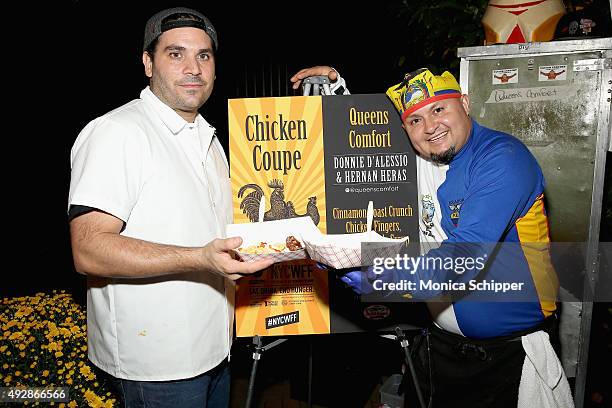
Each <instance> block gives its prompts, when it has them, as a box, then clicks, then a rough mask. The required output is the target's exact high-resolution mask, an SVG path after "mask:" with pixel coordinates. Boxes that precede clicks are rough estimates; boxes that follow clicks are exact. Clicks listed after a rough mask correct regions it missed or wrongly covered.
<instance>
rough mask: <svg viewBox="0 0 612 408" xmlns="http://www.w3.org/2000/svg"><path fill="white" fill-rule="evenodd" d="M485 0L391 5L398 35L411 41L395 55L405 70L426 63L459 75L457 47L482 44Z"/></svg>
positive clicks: (406, 0) (404, 1)
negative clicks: (398, 31) (407, 46)
mask: <svg viewBox="0 0 612 408" xmlns="http://www.w3.org/2000/svg"><path fill="white" fill-rule="evenodd" d="M487 4H488V0H446V1H422V0H421V1H416V0H402V1H401V2H398V3H397V4H394V5H393V6H392V12H393V14H394V17H395V19H396V20H395V21H396V24H397V25H398V29H399V30H400V33H399V36H400V38H406V39H410V40H409V41H406V44H411V46H410V47H409V48H408V49H404V50H402V52H401V55H399V57H398V59H397V65H398V67H401V68H402V70H403V71H405V72H408V71H412V70H414V69H417V68H420V67H425V66H426V67H428V68H430V69H432V70H435V71H436V72H442V71H444V70H449V71H451V72H452V73H453V74H454V75H457V76H458V75H459V59H458V58H457V48H459V47H470V46H478V45H483V44H484V30H483V28H482V24H481V20H482V16H483V15H484V12H485V9H486V7H487Z"/></svg>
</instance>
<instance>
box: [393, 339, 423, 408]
mask: <svg viewBox="0 0 612 408" xmlns="http://www.w3.org/2000/svg"><path fill="white" fill-rule="evenodd" d="M395 333H396V335H397V340H398V341H399V342H400V346H402V348H403V349H404V357H405V360H406V364H407V365H408V368H409V369H410V376H411V377H412V382H413V383H414V389H415V390H416V393H417V398H418V399H419V405H420V406H421V408H427V405H425V400H424V399H423V393H422V392H421V387H420V386H419V380H418V378H417V376H416V372H415V370H414V364H413V363H412V357H411V356H410V350H409V349H408V340H407V339H406V336H405V335H404V332H403V331H402V329H400V328H399V327H396V328H395ZM405 397H406V396H404V398H405Z"/></svg>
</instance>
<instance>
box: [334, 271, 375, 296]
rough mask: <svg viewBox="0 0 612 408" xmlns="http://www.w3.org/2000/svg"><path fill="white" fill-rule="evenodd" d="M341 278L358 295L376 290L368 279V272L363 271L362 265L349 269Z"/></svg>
mask: <svg viewBox="0 0 612 408" xmlns="http://www.w3.org/2000/svg"><path fill="white" fill-rule="evenodd" d="M340 280H341V281H342V282H344V283H345V284H346V285H347V286H349V287H350V288H351V289H353V291H354V292H355V293H357V294H358V295H367V294H369V293H372V292H374V287H373V286H372V284H371V283H370V280H369V279H368V272H367V271H362V270H361V268H360V267H359V268H353V269H348V270H347V272H346V273H345V274H344V275H342V276H340Z"/></svg>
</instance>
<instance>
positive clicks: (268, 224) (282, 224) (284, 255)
mask: <svg viewBox="0 0 612 408" xmlns="http://www.w3.org/2000/svg"><path fill="white" fill-rule="evenodd" d="M311 229H315V230H317V231H318V229H317V227H316V226H315V225H314V223H313V222H312V219H311V218H310V217H308V216H306V217H297V218H288V219H284V220H276V221H265V222H251V223H244V224H228V225H227V226H226V229H225V230H226V233H227V237H235V236H238V237H241V238H242V245H241V246H240V248H238V249H237V250H236V251H235V252H236V254H237V255H238V256H239V257H240V259H242V260H243V261H245V262H252V261H258V260H262V259H273V260H274V262H284V261H292V260H295V259H306V258H308V254H307V253H306V246H305V244H304V237H303V235H304V233H305V232H306V231H308V230H311ZM310 235H312V232H310ZM288 236H294V237H295V238H296V239H297V240H298V241H300V244H301V245H302V249H298V250H296V251H283V252H271V253H263V254H252V253H245V252H242V251H241V250H240V249H242V250H244V249H246V248H247V247H249V246H253V245H259V244H260V243H262V242H265V243H266V244H273V245H274V244H279V243H282V244H284V243H285V242H286V240H287V237H288Z"/></svg>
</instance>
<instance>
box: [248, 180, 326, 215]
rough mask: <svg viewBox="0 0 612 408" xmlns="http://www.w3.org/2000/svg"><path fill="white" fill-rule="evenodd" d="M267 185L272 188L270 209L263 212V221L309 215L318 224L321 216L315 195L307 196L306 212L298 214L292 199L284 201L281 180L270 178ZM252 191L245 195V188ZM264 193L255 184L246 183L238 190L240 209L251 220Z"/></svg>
mask: <svg viewBox="0 0 612 408" xmlns="http://www.w3.org/2000/svg"><path fill="white" fill-rule="evenodd" d="M268 187H270V188H271V189H272V193H271V194H270V209H269V210H268V211H266V212H265V213H264V219H263V220H264V221H272V220H282V219H285V218H294V217H302V216H305V215H309V216H310V218H312V221H313V222H314V223H315V225H317V224H319V221H320V219H321V217H320V216H319V209H318V208H317V197H316V196H313V197H309V198H308V204H307V205H306V214H298V213H297V212H296V210H295V206H294V204H293V202H292V201H287V202H285V186H284V184H283V182H282V181H281V180H277V179H274V180H271V181H269V182H268ZM249 189H251V190H252V191H251V192H250V193H248V194H246V195H245V193H246V192H247V190H249ZM263 195H264V191H263V189H262V188H261V187H260V186H259V185H257V184H252V183H251V184H246V185H244V186H242V187H240V190H238V198H242V197H243V196H244V198H243V199H242V202H241V203H240V209H241V210H242V212H243V213H244V214H245V215H246V216H247V217H248V218H249V221H251V222H257V221H258V219H257V217H258V213H259V203H260V201H261V197H262V196H263Z"/></svg>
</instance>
